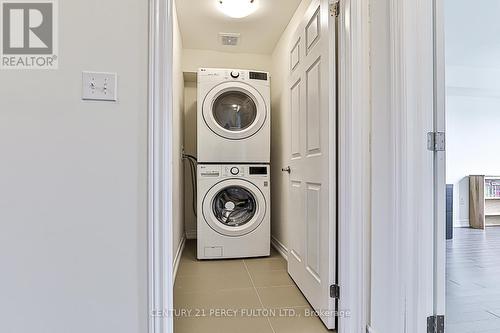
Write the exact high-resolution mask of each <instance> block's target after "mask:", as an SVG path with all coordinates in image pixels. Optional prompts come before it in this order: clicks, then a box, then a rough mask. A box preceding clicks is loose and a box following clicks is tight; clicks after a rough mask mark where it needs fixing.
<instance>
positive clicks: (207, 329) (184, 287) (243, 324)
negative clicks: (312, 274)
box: [174, 241, 332, 333]
mask: <svg viewBox="0 0 500 333" xmlns="http://www.w3.org/2000/svg"><path fill="white" fill-rule="evenodd" d="M174 305H175V309H176V313H175V314H176V317H175V320H174V332H175V333H196V332H204V333H233V332H237V333H285V332H286V333H320V332H323V333H325V332H332V331H328V330H327V329H326V328H325V327H324V326H323V324H322V322H321V320H320V319H319V318H317V317H314V316H309V315H308V314H309V313H310V311H311V308H310V306H309V304H308V303H307V301H306V299H305V298H304V296H303V295H302V294H301V292H300V291H299V289H298V288H297V286H296V285H295V284H294V282H293V281H292V279H291V278H290V277H289V276H288V274H287V271H286V261H285V260H284V259H283V258H282V257H281V256H280V255H279V253H277V252H276V251H275V250H274V249H273V250H272V253H271V257H269V258H256V259H244V260H217V261H198V260H196V241H188V242H187V243H186V247H185V249H184V252H183V255H182V258H181V262H180V264H179V269H178V272H177V277H176V280H175V285H174ZM224 311H225V312H224Z"/></svg>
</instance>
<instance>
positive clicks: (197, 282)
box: [174, 270, 252, 292]
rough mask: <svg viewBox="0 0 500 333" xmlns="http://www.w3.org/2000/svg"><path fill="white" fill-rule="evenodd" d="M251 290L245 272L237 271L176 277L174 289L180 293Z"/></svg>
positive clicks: (248, 277) (249, 281) (248, 278)
mask: <svg viewBox="0 0 500 333" xmlns="http://www.w3.org/2000/svg"><path fill="white" fill-rule="evenodd" d="M242 288H252V281H251V279H250V276H249V275H248V273H247V272H246V271H243V270H237V271H229V272H224V274H215V275H185V276H177V278H176V281H175V285H174V289H175V290H176V291H180V292H199V291H217V290H225V289H242Z"/></svg>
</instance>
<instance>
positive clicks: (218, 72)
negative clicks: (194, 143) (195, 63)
mask: <svg viewBox="0 0 500 333" xmlns="http://www.w3.org/2000/svg"><path fill="white" fill-rule="evenodd" d="M269 82H270V78H269V73H267V72H258V71H248V70H234V69H233V70H231V69H207V68H202V69H199V70H198V117H197V121H198V124H197V126H198V163H269V162H270V159H271V155H270V152H271V106H270V83H269Z"/></svg>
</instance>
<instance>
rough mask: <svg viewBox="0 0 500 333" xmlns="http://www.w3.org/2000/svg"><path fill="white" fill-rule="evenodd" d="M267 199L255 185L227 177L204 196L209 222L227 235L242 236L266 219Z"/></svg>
mask: <svg viewBox="0 0 500 333" xmlns="http://www.w3.org/2000/svg"><path fill="white" fill-rule="evenodd" d="M266 209H267V207H266V201H265V198H264V195H263V194H262V192H261V191H260V190H259V189H258V188H257V186H255V185H254V184H252V183H250V182H248V181H246V180H242V179H228V180H224V181H222V182H220V183H217V184H216V185H214V186H213V187H212V188H211V189H210V190H209V191H208V192H207V194H206V195H205V197H204V199H203V217H204V219H205V221H206V223H207V224H208V225H209V226H210V227H211V228H212V229H213V230H214V231H216V232H218V233H220V234H222V235H224V236H233V237H238V236H243V235H246V234H248V233H250V232H252V231H253V230H255V229H256V228H257V227H258V226H259V225H260V224H261V223H262V221H263V220H264V216H265V214H266Z"/></svg>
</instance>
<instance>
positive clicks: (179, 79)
mask: <svg viewBox="0 0 500 333" xmlns="http://www.w3.org/2000/svg"><path fill="white" fill-rule="evenodd" d="M173 28H174V29H173V45H174V50H173V80H174V82H175V84H174V88H173V104H174V105H173V114H172V117H173V121H172V128H173V142H174V149H173V161H172V162H173V191H174V193H173V196H172V198H173V203H172V207H173V232H174V235H173V253H174V264H175V259H176V258H175V255H176V254H177V253H178V252H179V250H180V248H179V246H180V245H182V243H181V241H182V238H183V237H184V172H183V171H184V167H183V160H182V156H181V155H182V146H183V141H184V133H183V132H184V117H183V114H184V75H183V73H182V36H181V31H180V29H179V21H178V19H177V11H176V8H175V1H173Z"/></svg>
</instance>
